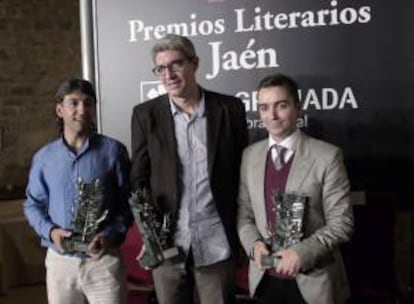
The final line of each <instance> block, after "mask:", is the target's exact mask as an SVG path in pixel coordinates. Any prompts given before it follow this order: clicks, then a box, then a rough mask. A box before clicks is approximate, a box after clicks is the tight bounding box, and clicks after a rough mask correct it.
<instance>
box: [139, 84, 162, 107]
mask: <svg viewBox="0 0 414 304" xmlns="http://www.w3.org/2000/svg"><path fill="white" fill-rule="evenodd" d="M140 92H141V94H140V103H143V102H144V101H147V100H150V99H153V98H156V97H158V96H160V95H164V94H165V93H167V91H166V90H165V88H164V86H163V85H162V84H161V82H160V81H141V83H140Z"/></svg>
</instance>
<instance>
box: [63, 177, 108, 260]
mask: <svg viewBox="0 0 414 304" xmlns="http://www.w3.org/2000/svg"><path fill="white" fill-rule="evenodd" d="M76 189H77V191H78V204H77V209H76V213H74V219H73V229H72V235H71V236H70V237H68V238H65V239H64V240H63V243H62V247H63V250H64V253H71V254H72V253H87V252H88V246H89V243H90V242H91V241H92V239H93V238H94V237H95V236H96V234H97V233H98V229H99V225H100V224H101V223H102V222H103V221H104V220H105V219H106V218H107V216H108V210H103V207H104V189H103V186H102V184H101V182H100V180H99V179H96V180H95V181H94V182H92V183H85V182H83V181H82V179H81V178H80V177H79V178H78V180H77V181H76Z"/></svg>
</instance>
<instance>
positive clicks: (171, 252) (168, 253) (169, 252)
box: [139, 247, 179, 270]
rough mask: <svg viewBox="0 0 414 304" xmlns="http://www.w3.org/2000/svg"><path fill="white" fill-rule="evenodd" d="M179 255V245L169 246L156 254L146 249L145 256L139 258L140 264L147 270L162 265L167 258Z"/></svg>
mask: <svg viewBox="0 0 414 304" xmlns="http://www.w3.org/2000/svg"><path fill="white" fill-rule="evenodd" d="M178 255H179V250H178V248H177V247H172V248H168V249H166V250H163V251H162V252H161V251H159V252H157V253H156V254H154V253H152V254H150V253H149V252H148V251H146V252H145V253H144V255H143V257H142V258H141V259H140V260H139V264H140V265H141V267H142V268H144V269H145V270H151V269H154V268H156V267H157V266H158V265H160V264H161V263H162V262H164V261H165V260H169V259H172V258H175V257H177V256H178Z"/></svg>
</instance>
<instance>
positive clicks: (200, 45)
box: [94, 0, 414, 206]
mask: <svg viewBox="0 0 414 304" xmlns="http://www.w3.org/2000/svg"><path fill="white" fill-rule="evenodd" d="M413 16H414V2H413V1H412V0H401V1H396V2H395V1H394V2H393V1H375V0H361V1H356V0H342V1H335V0H334V1H327V0H296V1H292V0H262V1H247V0H174V1H165V0H151V1H137V0H135V1H133V0H123V1H113V0H99V1H97V0H95V1H94V23H95V42H96V62H97V64H96V66H97V88H98V93H99V97H100V103H101V104H100V109H99V124H100V129H101V131H102V132H103V133H104V134H107V135H109V136H112V137H115V138H117V139H119V140H120V141H122V142H123V143H125V144H126V145H127V146H128V147H129V146H130V117H131V112H132V108H133V106H134V105H136V104H138V103H140V102H144V101H145V100H148V99H150V98H152V97H155V96H157V95H158V94H161V93H163V92H164V91H163V88H162V86H161V85H160V83H159V82H158V81H157V79H156V78H155V77H154V75H152V73H151V68H152V66H153V62H152V59H151V55H150V51H151V47H152V46H153V45H154V44H155V43H156V41H157V39H159V38H161V37H162V36H164V35H165V34H166V33H176V34H180V35H185V36H188V37H189V38H190V39H191V40H192V41H193V42H194V44H195V46H196V49H197V52H198V54H199V56H200V68H199V71H198V79H199V82H200V84H201V85H202V86H204V87H206V88H208V89H212V90H216V91H219V92H223V93H227V94H233V95H235V96H238V97H240V98H241V99H242V100H243V102H244V103H245V106H246V111H247V120H248V125H249V129H250V133H251V138H252V141H254V140H257V139H259V138H263V137H264V136H265V132H264V130H263V128H262V125H261V124H260V121H259V120H258V114H257V105H256V89H255V88H256V86H257V83H258V81H259V80H260V79H261V78H263V77H264V76H266V75H269V74H272V73H286V74H288V75H291V76H293V77H294V78H295V79H296V80H297V81H298V83H299V85H300V87H301V91H300V94H301V99H302V101H303V114H302V117H301V118H300V120H299V121H298V124H299V126H300V127H301V128H303V130H305V131H306V132H307V133H309V134H311V135H313V136H316V137H318V138H321V139H324V140H327V141H329V142H332V143H334V144H336V145H338V146H340V147H341V148H342V149H343V151H344V154H345V160H346V164H347V168H348V171H349V174H350V177H351V181H352V187H353V189H354V190H375V191H387V192H394V193H396V194H398V197H399V203H400V206H406V205H407V206H408V204H409V197H410V196H411V194H412V193H413V190H412V188H413V187H412V185H411V184H412V182H413V180H414V178H413V174H412V173H413V169H414V166H413V163H414V144H413V136H414V115H413V114H414V98H413V97H414V18H413Z"/></svg>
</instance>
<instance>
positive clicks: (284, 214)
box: [261, 191, 307, 268]
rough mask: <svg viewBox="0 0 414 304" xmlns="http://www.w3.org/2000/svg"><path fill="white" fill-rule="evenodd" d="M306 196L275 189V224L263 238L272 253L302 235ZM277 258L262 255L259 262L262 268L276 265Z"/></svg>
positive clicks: (284, 247) (295, 240)
mask: <svg viewBox="0 0 414 304" xmlns="http://www.w3.org/2000/svg"><path fill="white" fill-rule="evenodd" d="M306 201H307V197H306V196H304V195H298V194H294V193H283V192H280V191H277V192H276V193H275V194H274V197H273V203H274V205H275V208H276V219H275V223H276V224H275V226H274V227H273V230H271V228H270V226H269V227H268V229H269V235H270V237H269V238H268V239H266V240H265V243H266V244H267V245H268V247H269V249H270V250H271V252H272V253H275V252H277V251H279V250H281V249H286V248H288V247H289V246H292V245H294V244H297V243H299V242H300V241H301V239H302V237H303V218H304V215H305V206H306ZM278 262H279V258H278V257H276V256H273V255H268V256H265V255H262V257H261V264H262V266H263V267H264V268H273V267H277V265H278Z"/></svg>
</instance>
